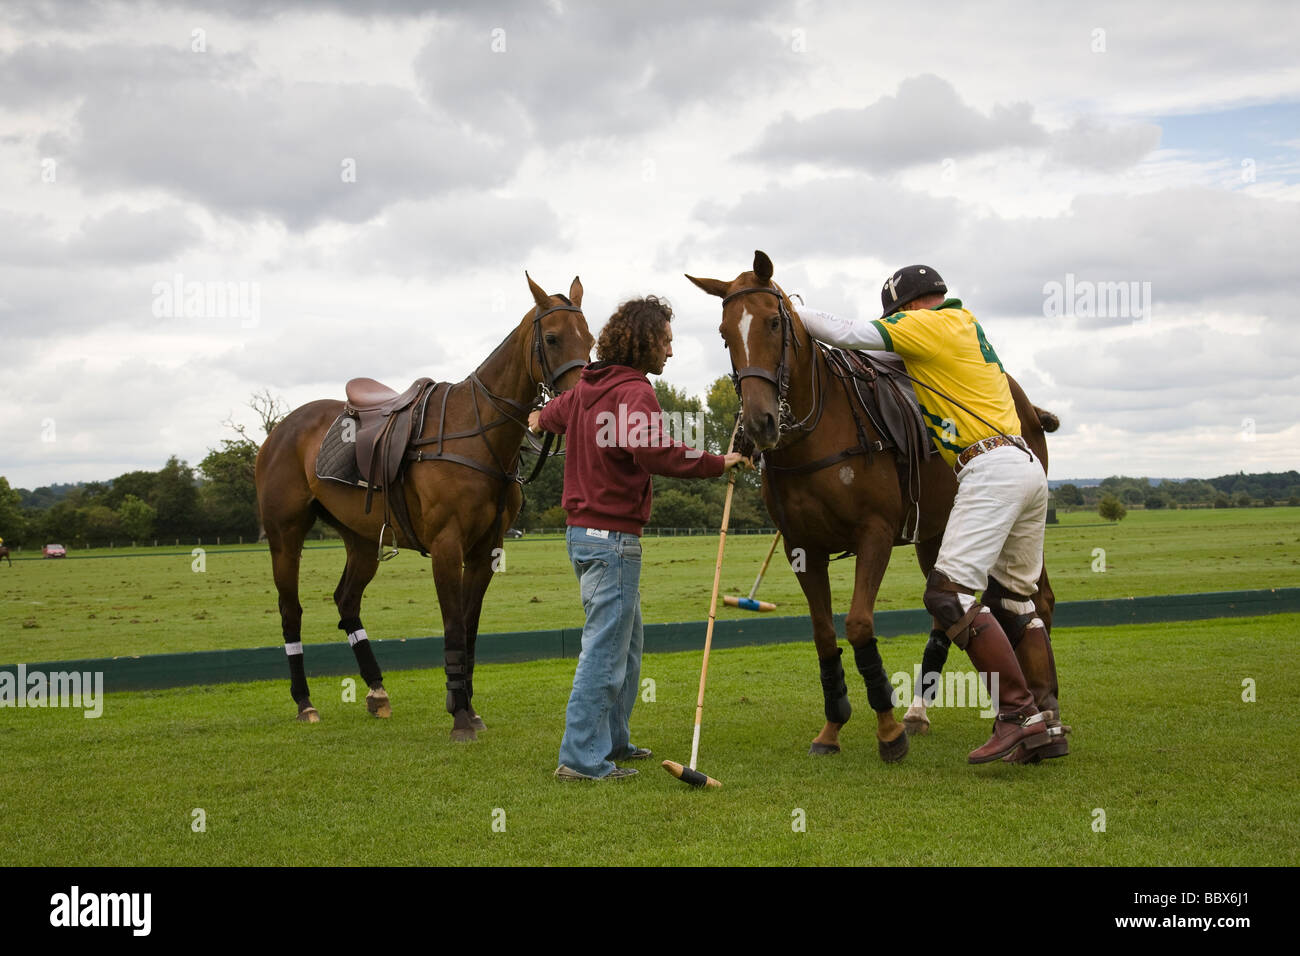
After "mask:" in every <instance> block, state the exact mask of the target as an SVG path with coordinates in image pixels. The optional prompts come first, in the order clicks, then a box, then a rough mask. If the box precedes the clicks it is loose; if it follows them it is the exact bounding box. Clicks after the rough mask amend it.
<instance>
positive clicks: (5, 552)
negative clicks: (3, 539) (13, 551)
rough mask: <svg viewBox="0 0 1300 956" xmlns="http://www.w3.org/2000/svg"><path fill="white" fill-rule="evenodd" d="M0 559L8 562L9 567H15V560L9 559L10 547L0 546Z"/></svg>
mask: <svg viewBox="0 0 1300 956" xmlns="http://www.w3.org/2000/svg"><path fill="white" fill-rule="evenodd" d="M0 558H4V559H5V560H6V561H8V562H9V567H11V568H12V567H13V566H14V561H13V558H11V557H9V545H7V544H0Z"/></svg>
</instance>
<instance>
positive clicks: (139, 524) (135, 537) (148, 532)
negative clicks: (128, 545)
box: [117, 495, 158, 541]
mask: <svg viewBox="0 0 1300 956" xmlns="http://www.w3.org/2000/svg"><path fill="white" fill-rule="evenodd" d="M157 517H158V513H157V512H156V511H154V510H153V509H152V508H150V507H149V505H148V504H147V503H145V502H143V501H141V500H140V499H139V498H137V497H136V496H135V495H127V496H126V497H125V498H123V499H122V503H121V504H120V505H119V506H118V509H117V521H118V524H119V525H120V526H121V528H122V533H123V534H124V535H126V537H128V538H130V539H131V540H132V541H143V540H144V539H146V538H149V537H152V535H153V523H154V519H155V518H157Z"/></svg>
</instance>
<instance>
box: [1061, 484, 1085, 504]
mask: <svg viewBox="0 0 1300 956" xmlns="http://www.w3.org/2000/svg"><path fill="white" fill-rule="evenodd" d="M1056 500H1057V502H1059V503H1060V504H1061V505H1064V506H1067V507H1068V506H1070V505H1081V504H1083V495H1082V494H1080V493H1079V486H1078V485H1073V484H1068V483H1067V484H1064V485H1061V487H1059V488H1057V489H1056Z"/></svg>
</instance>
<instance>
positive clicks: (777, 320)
mask: <svg viewBox="0 0 1300 956" xmlns="http://www.w3.org/2000/svg"><path fill="white" fill-rule="evenodd" d="M780 327H781V317H780V316H779V315H774V316H772V331H773V332H775V331H776V330H777V329H779V328H780Z"/></svg>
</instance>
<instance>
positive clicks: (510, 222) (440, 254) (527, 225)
mask: <svg viewBox="0 0 1300 956" xmlns="http://www.w3.org/2000/svg"><path fill="white" fill-rule="evenodd" d="M560 233H561V225H560V218H559V216H557V215H556V213H555V210H554V209H552V208H551V206H550V204H549V203H547V202H546V201H545V200H543V199H538V198H535V197H528V198H510V197H501V196H491V195H482V194H457V195H454V196H445V197H439V198H437V199H430V200H422V201H418V202H406V203H400V204H398V205H396V206H394V207H393V208H391V209H389V210H388V212H387V213H385V215H384V217H383V218H382V220H380V221H378V222H376V223H373V224H371V225H369V226H367V227H366V229H365V231H364V232H363V233H362V235H361V236H359V237H358V238H357V240H356V241H355V242H350V243H348V244H346V245H345V246H343V247H341V248H340V249H339V250H338V258H339V259H340V260H351V261H353V262H355V263H356V264H357V265H358V266H365V267H368V268H371V269H374V270H382V271H388V272H392V273H396V274H399V275H424V276H429V277H431V278H432V277H437V276H438V275H440V274H443V273H445V272H446V271H447V270H451V269H460V270H463V269H466V268H474V269H481V270H485V271H487V270H492V269H494V268H496V267H501V268H505V267H506V266H510V267H512V268H513V267H521V264H522V263H523V262H524V260H525V259H526V258H527V255H528V253H529V252H530V251H531V250H532V249H534V248H536V247H537V246H539V245H542V244H543V243H554V244H558V243H560V242H561V239H560Z"/></svg>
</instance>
